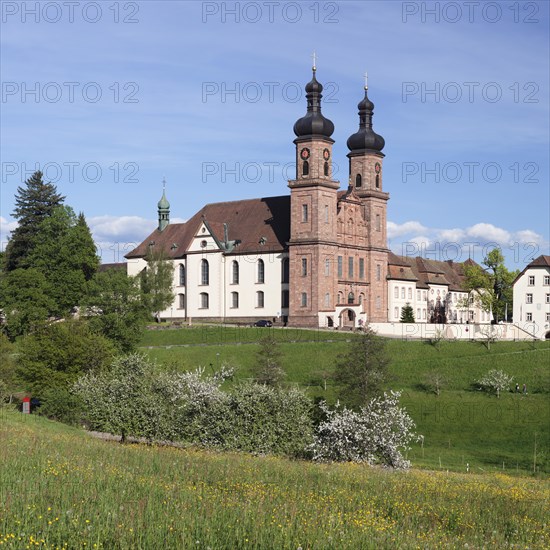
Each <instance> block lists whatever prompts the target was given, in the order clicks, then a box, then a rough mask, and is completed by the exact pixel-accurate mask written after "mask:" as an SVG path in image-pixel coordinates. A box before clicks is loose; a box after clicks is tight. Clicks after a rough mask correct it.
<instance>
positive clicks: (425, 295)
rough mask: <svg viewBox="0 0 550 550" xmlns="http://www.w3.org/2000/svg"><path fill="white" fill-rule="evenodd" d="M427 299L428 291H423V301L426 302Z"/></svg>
mask: <svg viewBox="0 0 550 550" xmlns="http://www.w3.org/2000/svg"><path fill="white" fill-rule="evenodd" d="M426 297H427V294H426V291H425V290H423V291H422V299H423V300H426Z"/></svg>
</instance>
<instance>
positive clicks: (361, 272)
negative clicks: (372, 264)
mask: <svg viewBox="0 0 550 550" xmlns="http://www.w3.org/2000/svg"><path fill="white" fill-rule="evenodd" d="M377 267H380V266H377ZM359 278H360V279H364V278H365V259H364V258H359Z"/></svg>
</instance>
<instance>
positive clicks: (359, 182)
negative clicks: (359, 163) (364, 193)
mask: <svg viewBox="0 0 550 550" xmlns="http://www.w3.org/2000/svg"><path fill="white" fill-rule="evenodd" d="M362 185H363V180H362V178H361V174H357V175H356V176H355V187H361V186H362Z"/></svg>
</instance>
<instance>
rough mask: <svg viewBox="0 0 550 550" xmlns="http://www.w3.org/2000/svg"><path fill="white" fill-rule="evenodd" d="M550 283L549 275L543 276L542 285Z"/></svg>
mask: <svg viewBox="0 0 550 550" xmlns="http://www.w3.org/2000/svg"><path fill="white" fill-rule="evenodd" d="M548 285H550V275H545V276H544V286H548Z"/></svg>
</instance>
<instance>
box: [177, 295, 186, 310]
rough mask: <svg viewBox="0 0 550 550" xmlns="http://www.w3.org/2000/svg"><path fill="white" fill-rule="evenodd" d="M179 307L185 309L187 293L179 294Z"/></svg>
mask: <svg viewBox="0 0 550 550" xmlns="http://www.w3.org/2000/svg"><path fill="white" fill-rule="evenodd" d="M178 309H185V294H178Z"/></svg>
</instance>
